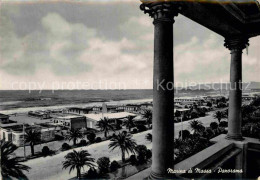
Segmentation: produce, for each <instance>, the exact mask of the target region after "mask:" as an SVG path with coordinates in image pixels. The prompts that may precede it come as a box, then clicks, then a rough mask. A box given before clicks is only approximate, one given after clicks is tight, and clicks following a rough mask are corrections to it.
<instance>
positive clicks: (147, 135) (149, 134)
mask: <svg viewBox="0 0 260 180" xmlns="http://www.w3.org/2000/svg"><path fill="white" fill-rule="evenodd" d="M145 139H146V140H147V141H150V142H152V141H153V135H152V134H151V133H148V134H146V136H145Z"/></svg>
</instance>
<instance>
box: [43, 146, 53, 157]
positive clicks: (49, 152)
mask: <svg viewBox="0 0 260 180" xmlns="http://www.w3.org/2000/svg"><path fill="white" fill-rule="evenodd" d="M50 154H51V151H50V149H49V147H48V146H44V147H43V148H42V155H43V156H48V155H50Z"/></svg>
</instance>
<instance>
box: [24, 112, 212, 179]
mask: <svg viewBox="0 0 260 180" xmlns="http://www.w3.org/2000/svg"><path fill="white" fill-rule="evenodd" d="M212 114H213V112H210V113H209V115H208V116H206V117H201V118H198V120H200V121H201V122H202V123H203V125H204V126H209V125H210V123H211V122H213V121H216V120H214V119H213V118H212ZM181 129H182V125H181V123H176V124H175V133H174V134H175V137H178V136H179V131H180V130H181ZM183 129H189V121H185V122H183ZM189 130H190V129H189ZM147 133H151V130H149V131H145V132H142V133H138V134H135V135H133V138H134V139H135V140H136V142H137V144H144V145H146V146H147V147H148V148H149V149H151V148H152V143H150V142H148V141H146V140H145V135H146V134H147ZM109 143H110V142H109V141H104V142H101V143H98V144H93V145H90V146H87V147H81V148H75V150H80V149H84V150H88V151H89V153H90V154H91V155H92V157H93V158H95V159H96V160H97V159H98V158H99V157H103V156H107V157H109V158H110V161H113V160H120V159H121V153H120V151H119V150H115V151H113V152H111V151H110V150H109V149H108V144H109ZM71 151H72V150H69V151H65V152H61V153H59V154H57V155H54V156H48V157H45V158H44V157H42V158H37V159H33V160H29V161H27V162H25V163H24V164H26V165H28V166H30V167H31V168H32V169H31V170H30V172H29V173H27V176H28V178H29V179H30V180H44V179H48V180H66V179H69V178H72V177H75V176H76V171H72V172H71V174H69V173H68V172H69V170H68V169H66V170H64V169H62V162H63V161H64V156H65V155H66V154H67V153H68V152H71ZM85 170H86V169H85Z"/></svg>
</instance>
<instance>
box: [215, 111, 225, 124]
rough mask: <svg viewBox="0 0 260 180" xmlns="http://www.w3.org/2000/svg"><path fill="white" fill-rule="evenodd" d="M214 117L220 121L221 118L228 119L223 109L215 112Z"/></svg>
mask: <svg viewBox="0 0 260 180" xmlns="http://www.w3.org/2000/svg"><path fill="white" fill-rule="evenodd" d="M213 117H214V118H215V119H217V120H218V122H219V123H220V121H221V119H226V118H227V117H226V115H225V113H223V112H222V111H216V112H215V114H214V115H213Z"/></svg>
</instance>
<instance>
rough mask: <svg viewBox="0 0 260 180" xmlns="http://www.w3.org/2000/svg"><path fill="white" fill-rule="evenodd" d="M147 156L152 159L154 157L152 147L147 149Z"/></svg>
mask: <svg viewBox="0 0 260 180" xmlns="http://www.w3.org/2000/svg"><path fill="white" fill-rule="evenodd" d="M146 157H147V159H151V158H152V151H151V150H150V149H147V152H146Z"/></svg>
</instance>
